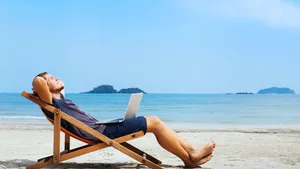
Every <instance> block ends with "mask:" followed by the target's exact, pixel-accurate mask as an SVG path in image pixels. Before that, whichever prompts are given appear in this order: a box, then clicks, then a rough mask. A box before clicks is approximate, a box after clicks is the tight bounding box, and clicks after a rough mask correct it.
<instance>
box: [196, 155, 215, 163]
mask: <svg viewBox="0 0 300 169" xmlns="http://www.w3.org/2000/svg"><path fill="white" fill-rule="evenodd" d="M211 158H212V153H211V154H209V155H207V156H205V157H203V158H201V160H200V161H199V163H198V165H202V164H205V163H207V162H208V161H209V160H211Z"/></svg>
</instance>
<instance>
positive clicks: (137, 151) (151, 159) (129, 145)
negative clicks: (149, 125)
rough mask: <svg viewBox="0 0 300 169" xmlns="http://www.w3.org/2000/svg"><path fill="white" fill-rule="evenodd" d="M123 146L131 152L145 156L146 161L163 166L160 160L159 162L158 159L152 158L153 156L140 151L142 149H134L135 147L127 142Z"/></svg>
mask: <svg viewBox="0 0 300 169" xmlns="http://www.w3.org/2000/svg"><path fill="white" fill-rule="evenodd" d="M121 144H122V145H123V146H124V147H126V148H128V149H129V150H131V151H133V152H135V153H137V154H139V155H140V156H143V157H144V158H146V159H148V160H150V161H152V162H153V163H155V164H162V162H161V161H160V160H158V159H156V158H155V157H153V156H151V155H149V154H147V153H145V152H143V151H142V150H140V149H138V148H136V147H134V146H133V145H131V144H129V143H127V142H124V143H121Z"/></svg>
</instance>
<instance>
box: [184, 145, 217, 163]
mask: <svg viewBox="0 0 300 169" xmlns="http://www.w3.org/2000/svg"><path fill="white" fill-rule="evenodd" d="M215 147H216V143H215V142H214V141H213V140H212V141H211V142H210V143H208V144H206V145H204V146H203V147H202V148H201V149H200V151H198V152H195V151H192V152H191V153H190V159H191V161H193V162H197V163H198V162H199V161H200V160H201V159H202V158H203V157H205V156H208V155H209V154H211V153H212V151H213V150H214V148H215Z"/></svg>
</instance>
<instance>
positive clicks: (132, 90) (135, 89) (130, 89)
mask: <svg viewBox="0 0 300 169" xmlns="http://www.w3.org/2000/svg"><path fill="white" fill-rule="evenodd" d="M119 93H144V94H146V92H144V91H143V90H141V89H139V88H133V87H132V88H127V89H121V90H120V91H119Z"/></svg>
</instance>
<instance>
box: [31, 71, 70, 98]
mask: <svg viewBox="0 0 300 169" xmlns="http://www.w3.org/2000/svg"><path fill="white" fill-rule="evenodd" d="M38 76H39V77H42V78H44V79H45V80H46V83H47V86H48V88H49V90H50V92H51V93H59V92H61V91H62V90H63V89H64V83H63V82H62V81H60V80H59V78H57V77H54V76H52V75H51V74H49V73H47V72H43V73H40V74H38V75H37V76H36V77H38Z"/></svg>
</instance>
